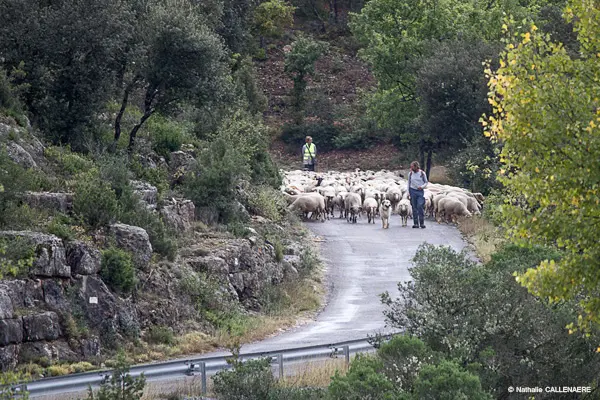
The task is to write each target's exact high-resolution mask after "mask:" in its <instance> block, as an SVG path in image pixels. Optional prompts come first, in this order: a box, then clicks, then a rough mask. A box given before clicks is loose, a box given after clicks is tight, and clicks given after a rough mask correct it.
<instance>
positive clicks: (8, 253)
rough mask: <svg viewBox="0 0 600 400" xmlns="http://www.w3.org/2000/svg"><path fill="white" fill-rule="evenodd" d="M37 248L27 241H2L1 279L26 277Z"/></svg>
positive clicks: (0, 257) (0, 241)
mask: <svg viewBox="0 0 600 400" xmlns="http://www.w3.org/2000/svg"><path fill="white" fill-rule="evenodd" d="M34 256H35V247H34V246H32V245H31V243H29V242H28V241H27V240H24V239H21V238H17V239H13V240H10V241H8V240H4V239H0V279H2V278H5V277H9V276H10V277H14V278H17V277H25V276H27V273H28V272H29V268H30V267H31V266H32V265H33V261H34V259H35V257H34Z"/></svg>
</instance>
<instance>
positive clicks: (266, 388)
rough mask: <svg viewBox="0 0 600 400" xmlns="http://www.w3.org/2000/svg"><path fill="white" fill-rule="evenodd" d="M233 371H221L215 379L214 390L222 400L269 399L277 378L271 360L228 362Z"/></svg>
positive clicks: (234, 360)
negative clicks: (274, 375)
mask: <svg viewBox="0 0 600 400" xmlns="http://www.w3.org/2000/svg"><path fill="white" fill-rule="evenodd" d="M228 362H229V363H230V364H231V366H232V370H231V371H227V370H224V371H221V372H219V373H217V374H216V375H215V377H214V378H213V384H214V387H213V390H214V392H215V393H216V394H217V396H218V398H219V399H221V400H241V399H269V398H270V397H269V396H270V395H271V392H272V390H273V387H274V385H275V378H274V377H273V372H272V371H271V360H270V359H268V358H264V359H260V360H249V361H246V362H242V361H239V360H236V359H233V360H230V361H228Z"/></svg>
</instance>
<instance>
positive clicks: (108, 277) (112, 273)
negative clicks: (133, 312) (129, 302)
mask: <svg viewBox="0 0 600 400" xmlns="http://www.w3.org/2000/svg"><path fill="white" fill-rule="evenodd" d="M100 276H101V277H102V279H103V280H104V282H106V284H107V285H108V286H109V287H111V288H112V289H114V290H116V291H118V292H120V293H123V294H129V293H131V292H132V291H133V289H134V288H135V284H136V278H135V268H134V266H133V262H132V260H131V254H129V253H128V252H127V251H125V250H121V249H118V248H114V247H111V248H108V249H106V250H104V251H103V252H102V268H101V269H100Z"/></svg>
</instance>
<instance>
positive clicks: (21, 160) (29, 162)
mask: <svg viewBox="0 0 600 400" xmlns="http://www.w3.org/2000/svg"><path fill="white" fill-rule="evenodd" d="M6 151H7V154H8V157H10V159H11V160H13V161H14V162H15V163H17V164H19V165H20V166H22V167H23V168H37V164H36V162H35V161H34V160H33V157H31V154H29V153H28V152H27V151H26V150H25V149H24V148H23V147H21V146H20V145H18V144H17V143H15V142H12V141H11V142H8V143H7V144H6Z"/></svg>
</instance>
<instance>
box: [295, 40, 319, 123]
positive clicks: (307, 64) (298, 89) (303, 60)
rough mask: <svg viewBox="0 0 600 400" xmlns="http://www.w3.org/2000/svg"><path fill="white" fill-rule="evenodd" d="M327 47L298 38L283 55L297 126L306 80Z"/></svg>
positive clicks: (302, 113)
mask: <svg viewBox="0 0 600 400" xmlns="http://www.w3.org/2000/svg"><path fill="white" fill-rule="evenodd" d="M327 48H328V45H327V43H325V42H320V41H316V40H313V39H311V38H310V37H306V36H300V37H298V38H297V39H296V40H295V41H294V43H292V48H291V50H290V51H288V52H287V53H286V55H285V72H287V74H288V75H289V76H290V77H291V78H292V80H293V81H294V88H293V90H292V96H293V99H294V103H293V106H294V112H295V118H294V119H295V121H296V124H297V125H300V124H301V123H302V120H303V119H304V106H305V92H306V85H307V81H306V78H307V77H308V76H309V75H312V74H314V72H315V62H316V61H317V60H318V59H319V58H320V57H321V55H323V53H324V52H325V51H326V50H327Z"/></svg>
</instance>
